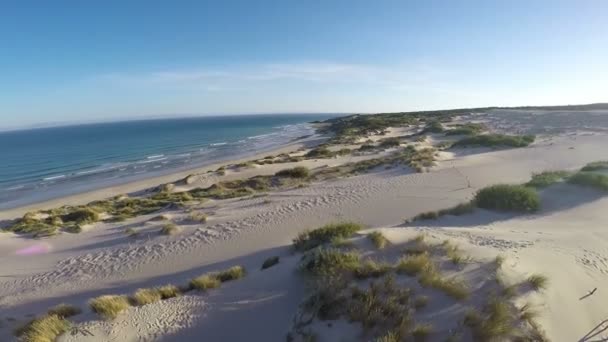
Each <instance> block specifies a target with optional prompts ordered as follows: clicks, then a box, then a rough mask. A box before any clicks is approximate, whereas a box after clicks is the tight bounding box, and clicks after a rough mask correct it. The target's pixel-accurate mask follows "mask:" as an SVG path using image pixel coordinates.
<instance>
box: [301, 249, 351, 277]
mask: <svg viewBox="0 0 608 342" xmlns="http://www.w3.org/2000/svg"><path fill="white" fill-rule="evenodd" d="M358 266H359V254H358V253H356V252H342V251H340V250H338V249H333V248H327V249H326V248H321V249H315V250H312V251H309V252H307V253H306V254H305V255H304V257H303V258H302V261H301V263H300V269H302V270H304V271H306V272H309V273H311V274H314V275H332V274H335V273H338V272H340V271H346V270H355V269H356V268H357V267H358Z"/></svg>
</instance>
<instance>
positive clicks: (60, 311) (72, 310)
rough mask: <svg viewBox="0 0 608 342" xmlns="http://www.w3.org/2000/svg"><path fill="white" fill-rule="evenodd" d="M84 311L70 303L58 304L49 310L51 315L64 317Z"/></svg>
mask: <svg viewBox="0 0 608 342" xmlns="http://www.w3.org/2000/svg"><path fill="white" fill-rule="evenodd" d="M81 313H82V310H81V309H80V308H78V307H76V306H74V305H70V304H58V305H56V306H54V307H52V308H51V309H49V311H48V312H47V314H49V315H57V316H59V317H62V318H68V317H72V316H76V315H79V314H81Z"/></svg>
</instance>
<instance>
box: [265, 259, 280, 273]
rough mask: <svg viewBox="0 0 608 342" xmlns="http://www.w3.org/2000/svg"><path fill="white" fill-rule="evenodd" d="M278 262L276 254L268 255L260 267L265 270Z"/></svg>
mask: <svg viewBox="0 0 608 342" xmlns="http://www.w3.org/2000/svg"><path fill="white" fill-rule="evenodd" d="M278 263H279V257H278V256H273V257H270V258H268V259H266V260H264V262H263V263H262V269H263V270H265V269H267V268H270V267H272V266H274V265H276V264H278Z"/></svg>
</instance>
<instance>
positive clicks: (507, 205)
mask: <svg viewBox="0 0 608 342" xmlns="http://www.w3.org/2000/svg"><path fill="white" fill-rule="evenodd" d="M475 203H476V205H477V206H478V207H480V208H484V209H488V210H498V211H515V212H534V211H537V210H538V209H540V197H539V196H538V193H537V192H536V190H534V189H533V188H528V187H525V186H522V185H509V184H498V185H492V186H489V187H486V188H483V189H481V190H479V191H478V192H477V194H476V195H475Z"/></svg>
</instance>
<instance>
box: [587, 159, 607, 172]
mask: <svg viewBox="0 0 608 342" xmlns="http://www.w3.org/2000/svg"><path fill="white" fill-rule="evenodd" d="M599 170H608V160H601V161H595V162H592V163H589V164H587V165H585V166H583V168H582V169H581V171H599Z"/></svg>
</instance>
